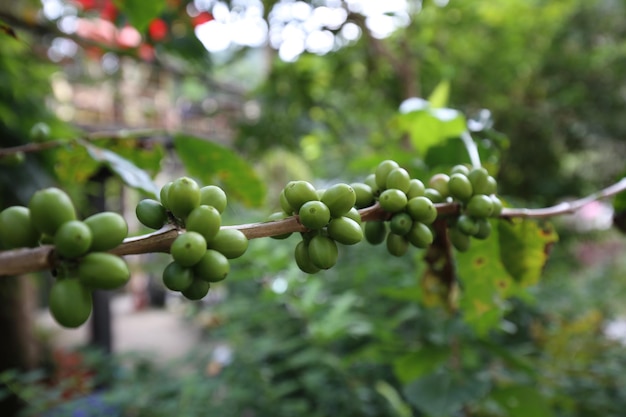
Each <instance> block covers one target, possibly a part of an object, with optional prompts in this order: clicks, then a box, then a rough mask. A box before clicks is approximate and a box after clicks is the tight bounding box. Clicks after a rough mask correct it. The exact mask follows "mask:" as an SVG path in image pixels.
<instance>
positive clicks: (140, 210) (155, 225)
mask: <svg viewBox="0 0 626 417" xmlns="http://www.w3.org/2000/svg"><path fill="white" fill-rule="evenodd" d="M135 214H136V215H137V219H138V220H139V221H140V222H141V224H143V225H144V226H146V227H149V228H151V229H160V228H161V227H163V225H164V224H165V223H167V211H166V210H165V207H163V205H162V204H161V203H159V202H158V201H156V200H152V199H150V198H147V199H144V200H141V201H140V202H139V203H138V204H137V207H136V208H135Z"/></svg>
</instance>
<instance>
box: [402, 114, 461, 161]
mask: <svg viewBox="0 0 626 417" xmlns="http://www.w3.org/2000/svg"><path fill="white" fill-rule="evenodd" d="M391 126H392V127H395V128H397V129H398V130H399V131H400V132H401V133H408V134H409V137H410V140H411V143H412V144H413V146H414V147H415V149H417V150H418V151H419V152H420V153H421V154H422V155H425V154H426V152H427V151H428V149H429V148H430V147H432V146H435V145H438V144H440V143H442V142H444V141H445V140H447V139H449V138H453V137H458V136H459V135H461V133H463V132H464V131H465V129H466V121H465V116H463V114H461V113H460V112H459V111H457V110H454V109H448V108H439V109H432V108H427V109H424V110H417V111H411V112H408V113H404V114H400V115H398V116H396V117H395V118H394V119H393V120H392V122H391Z"/></svg>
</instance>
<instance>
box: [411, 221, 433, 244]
mask: <svg viewBox="0 0 626 417" xmlns="http://www.w3.org/2000/svg"><path fill="white" fill-rule="evenodd" d="M406 238H407V239H408V240H409V242H410V243H411V244H412V245H413V246H415V247H416V248H421V249H426V248H427V247H429V246H430V245H432V243H433V240H434V236H433V232H432V230H430V228H429V227H428V226H426V225H425V224H424V223H420V222H413V226H412V227H411V230H409V233H408V234H407V235H406Z"/></svg>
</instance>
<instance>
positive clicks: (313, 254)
mask: <svg viewBox="0 0 626 417" xmlns="http://www.w3.org/2000/svg"><path fill="white" fill-rule="evenodd" d="M356 199H357V195H356V192H355V190H354V189H353V188H352V187H351V186H350V185H348V184H343V183H341V184H335V185H333V186H331V187H329V188H327V189H323V190H322V189H320V190H316V189H315V187H314V186H313V185H312V184H311V183H309V182H307V181H291V182H289V183H288V184H287V185H286V186H285V188H283V190H282V192H281V194H280V205H281V208H282V212H278V213H274V214H273V215H272V216H270V219H271V220H277V219H280V218H283V217H287V216H291V215H297V216H298V219H299V222H300V224H302V225H303V226H304V227H306V228H307V229H308V231H306V232H304V233H301V235H302V240H301V241H300V242H298V244H297V245H296V248H295V259H296V264H297V265H298V267H299V268H300V269H301V270H302V271H304V272H306V273H309V274H314V273H316V272H318V271H320V270H322V269H329V268H331V267H332V266H333V265H335V264H336V263H337V259H338V257H339V249H338V247H337V243H340V244H344V245H354V244H356V243H358V242H360V241H361V240H362V239H363V230H362V229H361V216H360V215H359V212H358V211H357V210H356V209H355V208H354V205H355V202H356ZM287 236H288V235H283V236H277V237H278V238H285V237H287Z"/></svg>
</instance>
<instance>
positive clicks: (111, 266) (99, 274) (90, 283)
mask: <svg viewBox="0 0 626 417" xmlns="http://www.w3.org/2000/svg"><path fill="white" fill-rule="evenodd" d="M77 274H78V279H79V280H80V282H81V283H83V284H84V285H85V286H87V287H89V288H99V289H103V290H112V289H116V288H120V287H122V286H124V285H126V283H128V281H129V280H130V270H129V269H128V265H127V264H126V262H125V261H124V259H122V258H120V257H119V256H116V255H113V254H111V253H106V252H91V253H88V254H87V255H85V256H84V257H83V258H82V259H81V260H80V263H79V264H78V270H77Z"/></svg>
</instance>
